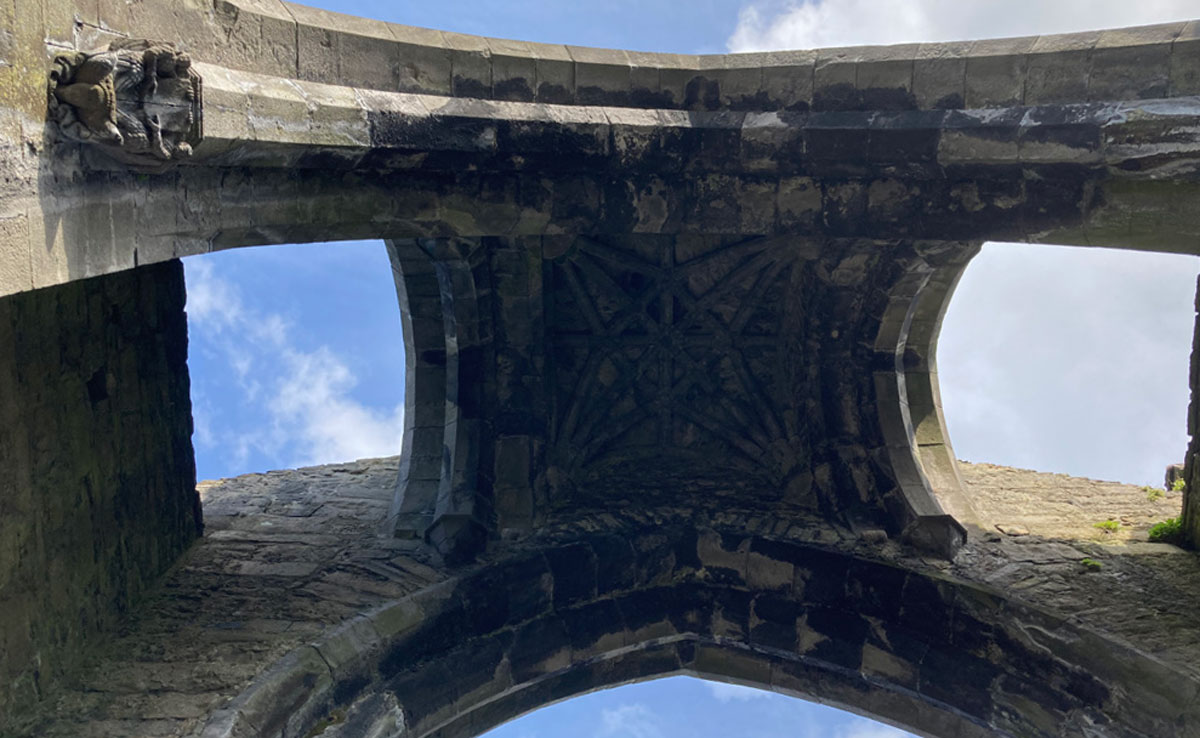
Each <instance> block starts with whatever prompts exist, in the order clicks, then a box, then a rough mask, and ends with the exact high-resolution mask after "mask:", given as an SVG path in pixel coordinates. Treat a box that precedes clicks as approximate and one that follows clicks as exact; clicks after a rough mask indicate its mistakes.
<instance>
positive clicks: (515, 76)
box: [487, 38, 537, 102]
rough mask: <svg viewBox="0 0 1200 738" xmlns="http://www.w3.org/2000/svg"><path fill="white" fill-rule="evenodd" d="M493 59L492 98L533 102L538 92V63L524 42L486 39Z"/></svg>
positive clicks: (531, 50)
mask: <svg viewBox="0 0 1200 738" xmlns="http://www.w3.org/2000/svg"><path fill="white" fill-rule="evenodd" d="M487 42H488V47H489V49H490V51H491V56H492V97H493V98H494V99H496V100H516V101H520V102H532V101H533V99H534V97H535V96H536V89H537V60H536V59H535V58H534V56H533V49H532V48H531V47H530V45H529V44H527V43H525V42H524V41H508V40H504V39H495V38H492V39H488V40H487Z"/></svg>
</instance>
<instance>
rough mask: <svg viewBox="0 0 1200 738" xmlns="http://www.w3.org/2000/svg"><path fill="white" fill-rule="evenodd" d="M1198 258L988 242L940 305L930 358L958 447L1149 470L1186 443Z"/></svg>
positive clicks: (974, 454) (1116, 475)
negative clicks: (942, 314) (942, 315)
mask: <svg viewBox="0 0 1200 738" xmlns="http://www.w3.org/2000/svg"><path fill="white" fill-rule="evenodd" d="M1198 270H1200V261H1198V260H1197V259H1196V258H1195V257H1190V256H1179V255H1175V254H1148V253H1138V252H1122V251H1116V250H1111V249H1081V248H1072V247H1052V246H1040V245H1029V244H988V245H987V246H986V247H985V248H984V250H983V252H982V253H981V254H980V255H979V256H977V257H976V258H975V261H974V262H973V263H972V264H971V265H970V266H969V267H968V268H967V272H966V274H965V275H964V277H963V280H962V283H961V284H960V285H959V289H958V292H957V293H956V294H955V296H954V300H953V302H952V303H951V305H950V309H949V310H948V311H947V315H946V322H945V324H944V325H943V328H942V336H941V340H940V341H939V347H938V370H939V376H940V379H941V386H942V397H943V405H944V407H945V412H946V422H947V425H948V426H949V427H948V430H949V432H950V437H951V442H952V443H953V444H954V448H955V451H956V453H957V454H958V456H959V457H960V458H966V459H970V460H972V461H990V462H994V463H999V464H1008V465H1012V466H1020V467H1025V468H1033V469H1038V470H1041V471H1057V472H1066V473H1069V474H1074V475H1077V476H1090V477H1094V478H1100V479H1111V480H1116V481H1123V482H1129V483H1134V484H1158V483H1160V482H1161V479H1162V473H1163V468H1164V467H1165V466H1166V465H1167V464H1169V463H1173V462H1177V461H1180V460H1182V458H1183V452H1184V449H1185V448H1186V445H1187V424H1186V409H1187V403H1188V355H1189V351H1190V348H1191V334H1192V324H1193V311H1192V300H1193V295H1194V291H1195V285H1196V273H1197V271H1198Z"/></svg>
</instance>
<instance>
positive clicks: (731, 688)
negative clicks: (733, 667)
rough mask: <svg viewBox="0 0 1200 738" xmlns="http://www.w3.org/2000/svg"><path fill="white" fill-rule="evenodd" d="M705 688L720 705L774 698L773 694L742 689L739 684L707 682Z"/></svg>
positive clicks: (761, 690) (749, 688)
mask: <svg viewBox="0 0 1200 738" xmlns="http://www.w3.org/2000/svg"><path fill="white" fill-rule="evenodd" d="M707 686H708V690H709V691H710V692H712V696H713V699H715V700H716V701H717V702H722V703H729V702H749V701H750V700H761V699H764V698H770V697H774V696H775V693H774V692H768V691H766V690H763V689H755V688H753V687H743V686H742V685H740V684H726V683H724V682H707Z"/></svg>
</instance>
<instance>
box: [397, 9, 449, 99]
mask: <svg viewBox="0 0 1200 738" xmlns="http://www.w3.org/2000/svg"><path fill="white" fill-rule="evenodd" d="M389 29H390V30H391V32H392V37H393V38H394V39H395V41H396V46H397V51H398V55H399V70H398V71H399V83H400V86H399V88H398V89H399V91H400V92H419V93H422V94H426V95H450V94H452V93H453V90H454V84H453V70H452V63H451V51H450V49H449V47H448V45H447V43H446V40H445V39H444V38H443V36H442V32H441V31H435V30H430V29H427V28H416V27H414V26H401V25H396V24H389Z"/></svg>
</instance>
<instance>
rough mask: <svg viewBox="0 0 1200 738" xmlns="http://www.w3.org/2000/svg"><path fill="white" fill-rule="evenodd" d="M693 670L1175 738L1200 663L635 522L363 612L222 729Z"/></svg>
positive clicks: (781, 548) (488, 715)
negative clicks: (1180, 665)
mask: <svg viewBox="0 0 1200 738" xmlns="http://www.w3.org/2000/svg"><path fill="white" fill-rule="evenodd" d="M639 526H641V528H640V529H639ZM675 674H682V675H690V676H699V677H703V678H709V679H716V680H720V681H727V682H734V683H738V684H743V685H750V686H757V687H762V688H768V689H771V690H772V691H776V692H782V693H784V694H789V695H793V696H801V697H807V698H810V699H817V700H819V701H822V702H825V703H828V704H833V705H836V706H838V707H841V708H845V709H849V710H851V711H853V712H856V713H859V714H862V715H867V716H870V717H873V718H875V719H879V720H882V721H885V722H887V723H890V724H893V725H897V726H900V727H904V728H906V729H908V730H911V731H912V732H914V733H917V734H920V735H926V736H935V737H938V738H949V737H950V736H954V737H956V738H961V737H968V738H970V737H974V736H979V738H983V736H997V735H999V736H1016V735H1022V736H1075V735H1078V736H1083V735H1097V736H1101V735H1104V736H1107V735H1112V736H1117V735H1121V736H1125V735H1128V736H1142V735H1145V736H1150V735H1169V734H1173V731H1175V728H1176V726H1180V725H1184V724H1186V723H1187V720H1188V719H1189V714H1190V713H1189V711H1193V710H1195V709H1196V707H1195V706H1194V705H1193V704H1192V703H1191V702H1190V700H1189V697H1190V695H1191V694H1192V692H1191V691H1189V690H1194V688H1195V687H1194V684H1193V683H1192V681H1191V680H1190V679H1189V678H1188V677H1187V676H1185V675H1183V674H1182V673H1179V672H1176V671H1174V670H1173V669H1172V668H1171V667H1168V666H1166V665H1164V664H1162V663H1161V662H1158V661H1156V660H1154V659H1152V658H1150V657H1147V656H1146V655H1145V654H1142V653H1141V652H1138V651H1136V650H1133V649H1131V648H1129V647H1127V646H1123V645H1121V644H1120V643H1118V642H1116V641H1113V640H1111V639H1108V638H1105V637H1104V636H1102V635H1100V634H1098V633H1096V632H1093V631H1089V630H1086V629H1084V628H1081V627H1080V626H1077V625H1075V624H1073V623H1072V622H1070V621H1068V620H1066V619H1064V618H1061V617H1058V616H1053V615H1049V614H1046V613H1044V612H1041V611H1038V610H1035V609H1033V608H1030V607H1028V606H1025V605H1022V604H1020V603H1019V602H1017V601H1015V600H1011V599H1007V598H1005V597H1004V596H1003V595H1002V594H1000V593H998V592H995V591H991V590H987V589H983V588H980V587H977V586H975V585H970V584H965V583H961V582H955V581H953V580H948V579H944V578H942V577H940V576H938V575H935V574H930V573H923V572H921V571H918V570H914V569H906V568H902V567H897V566H895V565H892V564H886V563H881V562H876V561H869V560H866V559H861V558H858V557H856V556H853V555H850V554H846V553H841V552H837V551H831V550H829V549H823V548H819V547H815V546H813V545H811V544H804V543H799V542H791V541H785V540H778V539H767V538H764V537H760V536H756V535H751V534H746V533H744V532H737V531H734V530H730V531H717V530H713V529H711V528H705V527H699V528H697V527H693V526H692V525H691V524H689V523H685V522H679V523H668V522H662V523H659V524H655V525H650V526H648V527H647V526H646V523H645V522H642V523H637V522H633V521H630V522H629V523H628V524H627V525H626V526H624V527H620V528H616V529H612V530H608V531H605V532H591V533H588V534H586V535H584V536H582V537H578V536H572V537H569V538H565V539H563V540H561V541H558V542H555V541H552V540H542V541H541V542H540V543H539V545H538V546H537V547H533V548H527V549H526V551H525V552H524V553H521V554H518V555H515V556H513V557H512V558H509V559H505V560H502V561H497V562H495V563H493V564H490V565H488V566H484V567H479V568H476V569H474V570H473V571H470V572H468V573H465V574H463V575H462V576H460V577H459V578H457V579H454V580H449V581H446V582H443V583H441V584H439V585H435V586H432V587H429V588H427V589H424V590H422V591H420V592H418V593H416V594H414V595H412V596H411V597H408V598H406V599H404V600H400V601H397V602H394V603H392V604H390V605H387V606H384V607H382V608H380V609H378V610H375V611H373V612H371V613H368V614H366V615H364V616H361V617H360V618H357V619H355V620H352V621H350V622H348V623H346V624H345V625H343V626H342V627H341V628H339V629H338V630H336V631H334V632H333V633H331V634H330V635H329V636H327V637H326V638H324V639H323V640H322V641H319V642H317V643H314V644H313V645H312V646H306V647H304V648H302V649H299V650H298V651H295V652H293V653H292V654H291V655H290V656H288V657H287V658H285V659H284V660H283V661H281V662H280V663H279V664H277V665H276V667H274V668H273V669H272V670H270V671H269V672H267V673H266V674H264V675H263V676H261V677H260V678H259V679H258V680H257V681H256V682H255V683H254V684H253V685H252V686H251V687H250V689H248V690H247V691H246V692H244V693H243V694H242V695H241V696H240V697H239V698H237V699H236V700H235V701H234V702H233V703H231V704H230V705H229V706H228V707H227V708H226V709H225V710H223V711H222V712H221V713H219V714H218V715H216V716H214V718H213V721H212V722H210V723H209V726H208V730H209V731H210V733H211V735H213V736H227V735H228V736H234V735H238V736H259V735H264V736H265V735H275V734H277V733H278V732H283V733H284V734H285V735H319V736H321V737H322V738H350V736H357V735H373V734H375V733H372V732H371V731H373V730H374V731H379V734H381V735H387V734H397V733H399V734H403V735H405V736H410V737H412V738H417V737H421V736H435V735H436V736H439V737H442V738H449V737H451V736H462V737H463V738H471V737H473V736H478V735H481V734H483V733H485V732H486V731H488V730H490V729H491V728H494V727H495V726H497V725H500V724H502V723H504V722H506V721H508V720H511V719H513V718H515V717H517V716H519V715H522V714H524V713H526V712H529V711H531V710H535V709H537V708H539V707H542V706H544V705H547V704H552V703H555V702H558V701H561V700H564V699H567V698H570V697H572V696H575V695H578V694H582V693H585V692H589V691H593V690H596V689H599V688H603V687H607V686H613V685H619V684H626V683H632V682H637V681H644V680H647V679H652V678H657V677H662V676H668V675H675ZM389 725H390V727H388V726H389ZM317 727H320V730H316V728H317ZM389 730H390V731H391V733H389V732H388V731H389ZM1064 730H1066V732H1063V731H1064ZM239 731H241V732H239ZM310 731H313V732H311V733H310ZM1072 731H1074V732H1072ZM210 733H206V734H205V735H209V734H210Z"/></svg>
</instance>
